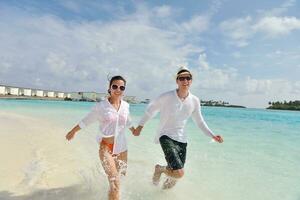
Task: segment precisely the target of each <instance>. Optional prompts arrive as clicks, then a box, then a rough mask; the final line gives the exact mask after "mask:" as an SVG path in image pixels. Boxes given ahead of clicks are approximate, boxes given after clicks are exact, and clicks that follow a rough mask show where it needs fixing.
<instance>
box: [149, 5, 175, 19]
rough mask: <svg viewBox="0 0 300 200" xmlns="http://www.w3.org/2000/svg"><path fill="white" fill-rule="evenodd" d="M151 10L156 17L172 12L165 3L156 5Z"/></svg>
mask: <svg viewBox="0 0 300 200" xmlns="http://www.w3.org/2000/svg"><path fill="white" fill-rule="evenodd" d="M153 10H154V13H155V15H156V16H158V17H169V16H171V14H172V8H171V7H170V6H167V5H163V6H159V7H156V8H154V9H153Z"/></svg>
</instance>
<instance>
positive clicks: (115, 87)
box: [111, 85, 125, 91]
mask: <svg viewBox="0 0 300 200" xmlns="http://www.w3.org/2000/svg"><path fill="white" fill-rule="evenodd" d="M111 88H112V89H113V90H116V89H118V88H120V90H121V91H124V90H125V86H123V85H122V86H120V87H119V86H117V85H112V86H111Z"/></svg>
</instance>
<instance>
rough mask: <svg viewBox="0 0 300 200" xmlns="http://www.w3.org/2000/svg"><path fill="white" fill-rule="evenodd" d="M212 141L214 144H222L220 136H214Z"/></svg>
mask: <svg viewBox="0 0 300 200" xmlns="http://www.w3.org/2000/svg"><path fill="white" fill-rule="evenodd" d="M213 139H214V140H215V141H216V142H219V143H222V142H223V138H222V137H221V136H220V135H216V136H214V137H213Z"/></svg>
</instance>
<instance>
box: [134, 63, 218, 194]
mask: <svg viewBox="0 0 300 200" xmlns="http://www.w3.org/2000/svg"><path fill="white" fill-rule="evenodd" d="M192 79H193V77H192V73H191V72H190V71H189V70H188V69H187V68H180V69H179V70H178V72H177V75H176V83H177V86H178V88H177V89H176V90H172V91H169V92H166V93H163V94H162V95H160V96H159V97H158V98H157V99H155V100H153V101H152V102H151V103H150V104H149V106H148V107H147V109H146V112H145V114H144V116H143V117H142V119H141V120H140V122H139V126H138V127H137V128H136V130H135V131H134V135H136V136H138V135H140V133H141V131H142V129H143V127H144V125H145V123H146V122H147V121H148V120H149V119H151V118H152V117H154V116H155V114H156V113H157V112H160V125H159V130H158V133H157V136H156V138H155V141H156V143H158V142H159V143H160V145H161V147H162V150H163V152H164V154H165V159H166V161H167V164H168V165H167V166H161V165H158V164H157V165H156V166H155V170H154V174H153V179H152V181H153V184H154V185H158V184H159V181H160V177H161V174H162V173H164V174H165V175H167V176H168V177H169V178H167V179H166V181H165V182H164V184H163V189H169V188H172V187H173V186H174V185H175V184H176V181H177V179H179V178H181V177H183V175H184V163H185V158H186V146H187V136H186V133H185V131H184V127H185V124H186V122H187V120H188V118H189V117H190V116H192V118H193V120H194V121H195V122H196V124H197V126H198V127H199V128H200V129H201V130H202V131H203V132H204V133H205V134H206V135H207V136H209V137H211V138H213V139H214V140H215V141H217V142H219V143H222V142H223V139H222V137H221V136H219V135H218V136H215V135H214V134H213V132H212V131H211V130H210V129H209V128H208V126H207V125H206V123H205V121H204V120H203V117H202V115H201V110H200V109H201V107H200V101H199V98H198V97H196V96H194V95H193V94H192V93H191V92H190V91H189V88H190V86H191V84H192Z"/></svg>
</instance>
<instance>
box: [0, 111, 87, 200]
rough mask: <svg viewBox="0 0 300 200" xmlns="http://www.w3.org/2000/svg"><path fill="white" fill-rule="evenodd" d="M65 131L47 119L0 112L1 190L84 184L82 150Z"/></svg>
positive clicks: (18, 191)
mask: <svg viewBox="0 0 300 200" xmlns="http://www.w3.org/2000/svg"><path fill="white" fill-rule="evenodd" d="M65 134H66V130H65V129H64V128H62V127H56V126H55V125H54V124H51V122H48V121H46V120H43V119H36V118H31V117H27V116H23V115H18V114H14V113H7V112H0V137H1V140H0V163H1V164H0V192H3V191H6V192H9V193H13V194H16V195H24V194H30V193H32V192H35V191H38V190H45V189H51V188H63V187H66V188H72V187H75V186H76V185H80V184H82V181H83V179H84V178H82V177H83V176H84V175H82V174H80V170H81V169H82V167H85V166H86V165H85V164H84V163H83V158H81V157H82V150H81V149H80V148H76V143H78V140H77V141H76V140H74V141H72V143H70V142H68V141H66V140H65ZM77 146H79V145H78V144H77ZM71 193H72V192H71ZM2 197H3V194H2ZM0 199H2V198H1V193H0Z"/></svg>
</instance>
